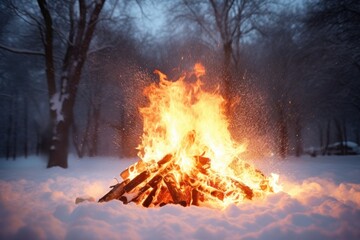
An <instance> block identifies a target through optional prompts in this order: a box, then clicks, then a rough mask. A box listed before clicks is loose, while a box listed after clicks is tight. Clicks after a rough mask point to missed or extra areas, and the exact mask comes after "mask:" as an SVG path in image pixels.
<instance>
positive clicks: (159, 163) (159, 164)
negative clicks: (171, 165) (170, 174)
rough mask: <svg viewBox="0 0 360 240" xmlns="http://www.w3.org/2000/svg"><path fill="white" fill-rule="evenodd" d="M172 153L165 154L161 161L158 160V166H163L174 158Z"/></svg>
mask: <svg viewBox="0 0 360 240" xmlns="http://www.w3.org/2000/svg"><path fill="white" fill-rule="evenodd" d="M172 157H173V155H172V154H167V155H165V156H164V157H163V158H162V159H161V160H160V161H158V162H157V164H158V166H159V167H161V166H162V165H164V164H165V163H168V162H169V161H170V160H171V159H172Z"/></svg>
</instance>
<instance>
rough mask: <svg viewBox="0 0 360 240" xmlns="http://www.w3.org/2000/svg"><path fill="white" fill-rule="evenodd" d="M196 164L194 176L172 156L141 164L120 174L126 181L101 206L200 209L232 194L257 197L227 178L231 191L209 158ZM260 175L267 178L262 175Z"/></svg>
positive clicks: (104, 198) (197, 159)
mask: <svg viewBox="0 0 360 240" xmlns="http://www.w3.org/2000/svg"><path fill="white" fill-rule="evenodd" d="M195 160H196V165H195V166H194V168H196V169H195V171H192V172H193V174H185V173H182V172H180V171H181V170H180V167H179V165H177V164H176V163H175V159H174V158H173V156H172V155H171V154H168V155H166V156H165V157H163V158H162V159H161V160H160V161H158V162H155V161H153V162H150V163H145V162H144V161H142V160H140V161H138V162H137V163H135V164H133V165H132V166H130V167H129V168H127V169H126V170H124V171H123V172H122V173H121V174H120V176H121V177H122V178H123V179H124V181H123V182H121V183H118V184H116V185H114V186H111V187H110V188H112V189H111V190H110V191H109V192H108V193H107V194H106V195H105V196H103V197H102V198H101V199H100V200H99V202H107V201H110V200H112V199H118V200H120V201H122V202H123V203H124V204H127V203H129V202H135V203H136V204H141V205H142V206H144V207H156V206H160V207H161V206H164V205H166V204H180V205H182V206H184V207H185V206H190V205H196V206H199V205H201V204H202V203H204V202H206V201H208V200H209V199H207V198H214V199H215V200H220V201H223V200H224V198H225V197H226V196H229V195H231V194H238V195H239V196H241V197H242V198H247V199H252V197H253V195H254V193H253V191H252V189H251V188H250V187H248V186H246V185H245V184H243V183H241V182H239V181H238V180H235V179H232V178H230V177H225V178H226V179H225V180H226V181H230V182H231V184H232V185H233V186H235V188H234V190H230V191H229V189H227V187H226V184H225V183H224V177H222V176H219V175H218V174H217V173H216V172H215V171H213V170H212V169H211V168H210V164H211V160H210V159H209V158H206V157H202V156H197V157H195ZM134 170H137V172H140V174H138V175H137V176H136V177H134V178H133V179H131V180H130V179H129V176H130V172H132V171H134ZM178 174H180V175H178ZM260 174H261V175H263V174H262V173H261V172H260ZM201 175H202V176H201ZM179 176H180V177H179ZM176 177H178V178H176ZM177 179H181V181H179V180H177ZM199 179H206V181H200V180H199ZM264 187H265V186H264Z"/></svg>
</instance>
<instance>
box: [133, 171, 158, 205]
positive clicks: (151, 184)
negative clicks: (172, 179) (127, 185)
mask: <svg viewBox="0 0 360 240" xmlns="http://www.w3.org/2000/svg"><path fill="white" fill-rule="evenodd" d="M161 180H162V176H161V175H156V176H155V177H153V178H152V179H151V180H150V181H149V182H148V183H147V184H145V186H143V187H142V188H140V190H139V191H138V192H137V193H136V196H135V197H134V198H133V199H132V200H131V201H133V202H137V201H138V199H139V198H140V197H141V195H142V194H144V193H145V192H146V191H147V190H148V189H149V188H151V187H152V188H155V187H157V185H158V184H159V182H160V181H161Z"/></svg>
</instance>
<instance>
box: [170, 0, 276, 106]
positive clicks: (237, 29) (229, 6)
mask: <svg viewBox="0 0 360 240" xmlns="http://www.w3.org/2000/svg"><path fill="white" fill-rule="evenodd" d="M176 9H177V10H176V13H177V14H176V17H177V18H180V19H185V20H187V21H190V22H193V23H196V24H197V25H198V26H199V28H200V29H199V30H200V31H201V32H202V33H203V34H202V35H203V38H204V39H206V40H207V41H208V42H209V43H210V44H212V45H213V46H221V49H222V53H223V70H222V75H223V76H222V78H223V82H224V93H225V96H226V98H227V100H228V106H227V109H228V112H229V113H230V105H231V104H232V103H231V102H232V100H233V99H232V98H233V95H234V94H233V88H234V86H235V84H234V82H233V78H232V74H231V69H232V66H234V65H233V64H235V65H236V67H237V68H238V70H239V69H243V66H242V65H241V61H242V59H241V56H240V53H241V42H242V40H243V39H244V38H246V37H249V38H250V37H251V34H253V33H254V32H256V31H260V29H261V25H262V24H263V23H264V22H265V18H266V17H267V16H268V13H269V12H270V10H269V9H270V8H269V1H258V0H225V1H216V0H202V1H192V0H182V1H181V4H179V6H178V7H177V8H176ZM238 73H239V76H238V79H243V75H244V70H242V71H238Z"/></svg>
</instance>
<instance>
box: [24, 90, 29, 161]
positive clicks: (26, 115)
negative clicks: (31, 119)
mask: <svg viewBox="0 0 360 240" xmlns="http://www.w3.org/2000/svg"><path fill="white" fill-rule="evenodd" d="M24 104H25V106H24V108H25V109H24V156H25V158H27V156H28V151H29V146H28V144H29V142H28V101H27V97H26V98H25V101H24Z"/></svg>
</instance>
